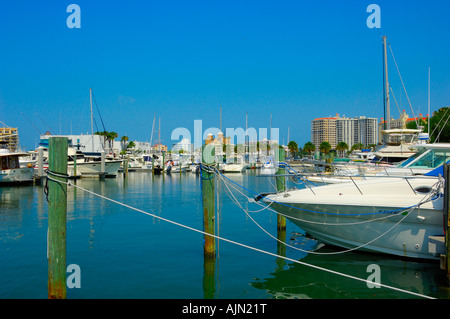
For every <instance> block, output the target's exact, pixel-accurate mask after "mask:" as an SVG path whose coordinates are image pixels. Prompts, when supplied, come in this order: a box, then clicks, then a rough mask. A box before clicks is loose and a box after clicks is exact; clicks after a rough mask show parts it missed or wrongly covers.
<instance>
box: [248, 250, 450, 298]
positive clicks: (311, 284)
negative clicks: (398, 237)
mask: <svg viewBox="0 0 450 319" xmlns="http://www.w3.org/2000/svg"><path fill="white" fill-rule="evenodd" d="M320 251H321V252H335V251H334V250H332V249H331V248H322V249H321V250H320ZM301 261H302V262H305V263H307V264H311V265H315V266H319V267H322V268H325V269H330V270H333V271H336V272H339V273H344V274H348V275H351V276H354V277H358V278H362V279H367V278H368V277H369V275H370V274H371V273H372V272H368V271H367V267H368V266H369V265H371V264H376V265H378V266H379V267H380V270H381V283H382V284H384V285H388V286H392V287H396V288H400V289H403V290H407V291H411V292H415V293H419V294H422V295H426V296H431V297H436V298H448V297H449V296H450V295H449V293H448V286H447V280H446V276H445V273H444V272H443V271H439V263H436V262H428V261H413V260H399V259H396V258H390V257H389V256H385V255H376V254H370V253H353V252H352V253H345V254H342V255H339V254H338V255H327V256H323V255H322V256H321V255H311V254H309V255H307V256H306V257H304V258H302V259H301ZM275 264H276V267H275V271H274V272H273V273H271V274H270V276H269V277H267V278H264V279H259V280H255V281H253V282H251V285H252V286H253V287H255V288H257V289H262V290H265V291H266V292H267V293H268V294H270V295H271V296H272V297H273V298H280V299H292V298H298V299H305V298H313V299H347V298H350V299H351V298H358V299H366V298H368V299H372V298H382V299H386V298H401V299H407V298H418V297H417V296H413V295H410V294H406V293H402V292H398V291H395V290H392V289H388V288H368V286H367V284H366V283H365V282H361V281H357V280H354V279H351V278H346V277H341V276H339V275H336V274H332V273H328V272H325V271H322V270H318V269H314V268H311V267H307V266H304V265H301V264H297V263H292V262H289V263H288V264H287V267H285V270H283V271H280V267H279V260H278V259H277V260H276V261H275Z"/></svg>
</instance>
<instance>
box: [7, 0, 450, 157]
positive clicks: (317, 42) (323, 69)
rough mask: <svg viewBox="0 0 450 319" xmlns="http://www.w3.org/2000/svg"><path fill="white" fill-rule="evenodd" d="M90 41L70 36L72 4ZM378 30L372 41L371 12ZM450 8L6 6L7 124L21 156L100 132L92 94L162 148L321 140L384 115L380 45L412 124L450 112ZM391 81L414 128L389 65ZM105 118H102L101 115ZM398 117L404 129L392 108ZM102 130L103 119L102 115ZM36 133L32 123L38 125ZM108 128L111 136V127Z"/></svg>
mask: <svg viewBox="0 0 450 319" xmlns="http://www.w3.org/2000/svg"><path fill="white" fill-rule="evenodd" d="M71 3H75V4H78V5H79V7H80V9H81V28H80V29H69V28H68V27H67V25H66V19H67V17H68V16H69V15H70V13H67V12H66V8H67V6H68V5H69V4H71ZM371 3H375V4H378V5H379V6H380V9H381V28H380V29H375V28H374V29H369V28H368V27H367V25H366V19H367V17H368V16H369V15H370V13H367V12H366V8H367V6H368V5H369V4H371ZM449 14H450V2H449V1H447V0H440V1H426V2H425V1H401V0H400V1H377V0H371V1H362V0H353V1H351V0H346V1H329V0H323V1H302V0H296V1H245V0H241V1H231V0H229V1H212V0H209V1H191V0H184V1H102V0H97V1H84V0H72V1H61V0H58V1H4V2H2V3H1V7H0V40H1V44H2V45H1V50H0V120H1V121H2V122H4V123H5V124H7V125H9V126H12V127H18V128H19V134H20V142H21V145H22V147H23V148H25V149H31V148H34V147H35V146H36V144H37V142H38V140H39V133H38V132H45V131H46V130H48V129H49V128H50V129H51V130H52V131H53V132H54V133H55V134H58V133H60V132H61V133H62V134H70V133H73V134H79V133H87V132H90V107H89V88H92V89H93V92H94V95H95V98H96V102H97V105H98V107H99V109H100V112H101V116H102V119H103V122H104V124H105V128H106V130H108V131H115V132H117V133H118V134H119V137H120V136H122V135H127V136H129V137H130V139H133V140H139V141H149V140H150V135H151V129H152V122H153V116H154V114H155V113H156V116H157V119H158V118H159V117H160V118H161V137H162V139H163V143H165V144H167V145H169V146H170V145H172V143H174V142H176V141H171V133H172V131H173V130H174V129H175V128H177V127H186V128H187V129H189V130H191V131H192V134H194V132H193V127H194V120H196V119H201V120H203V128H207V127H218V126H219V114H220V107H222V112H223V115H222V118H223V119H222V125H223V127H224V128H226V127H233V128H236V127H245V113H246V112H247V113H248V115H249V126H251V127H255V128H265V127H268V126H269V119H270V114H272V127H277V128H279V129H280V141H281V142H285V143H287V132H288V127H289V128H290V139H291V140H295V141H297V143H298V144H299V145H300V146H303V144H304V143H306V142H307V141H309V140H310V139H311V132H310V131H311V120H313V119H314V118H317V117H325V116H329V115H334V114H336V113H339V114H340V115H341V116H342V115H344V114H345V115H346V116H349V117H353V116H360V115H365V116H369V117H378V118H380V117H382V116H383V101H382V94H383V91H382V85H383V83H382V80H383V78H382V77H383V73H382V40H381V36H382V35H386V36H387V37H388V41H389V43H390V44H391V47H392V49H393V52H394V54H395V59H396V61H397V63H398V66H399V69H400V72H401V76H402V78H403V81H404V83H405V86H406V90H407V93H408V95H409V98H410V100H411V103H412V106H413V109H414V112H416V113H422V114H426V113H427V94H428V67H431V110H432V111H434V110H436V109H438V108H440V107H443V106H449V105H450V63H449V61H450V58H449V57H450V41H449V34H450V22H449V21H450V20H449V19H448V17H449ZM388 63H389V79H390V84H391V86H392V89H393V90H394V93H395V97H396V99H397V102H398V103H400V104H401V105H400V108H401V109H405V110H406V112H407V113H408V114H409V115H410V116H412V112H411V109H410V107H409V104H408V102H407V99H406V95H405V93H404V91H403V89H402V86H401V83H400V80H399V77H398V74H397V70H396V68H395V65H394V62H393V60H392V57H391V56H390V54H389V61H388ZM94 107H95V105H94ZM391 114H392V115H393V116H394V117H398V110H397V106H396V105H395V103H394V102H393V101H392V103H391ZM96 122H97V124H98V125H99V126H100V125H101V124H100V118H99V116H98V115H96ZM31 123H32V124H31ZM99 129H101V130H102V128H101V127H99Z"/></svg>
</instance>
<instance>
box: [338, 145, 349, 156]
mask: <svg viewBox="0 0 450 319" xmlns="http://www.w3.org/2000/svg"><path fill="white" fill-rule="evenodd" d="M346 150H348V145H347V143H345V142H339V143H338V145H336V151H338V152H340V153H341V157H343V156H344V152H345V151H346Z"/></svg>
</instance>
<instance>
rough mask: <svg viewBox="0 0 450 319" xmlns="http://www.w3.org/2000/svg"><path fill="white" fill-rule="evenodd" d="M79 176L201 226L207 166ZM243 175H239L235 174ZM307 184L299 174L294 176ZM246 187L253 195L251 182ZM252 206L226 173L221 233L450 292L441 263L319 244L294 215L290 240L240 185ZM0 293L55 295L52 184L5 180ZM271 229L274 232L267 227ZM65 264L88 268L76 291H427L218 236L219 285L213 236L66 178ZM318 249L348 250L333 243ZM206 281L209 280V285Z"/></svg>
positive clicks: (245, 178) (109, 294)
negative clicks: (372, 281) (207, 264)
mask: <svg viewBox="0 0 450 319" xmlns="http://www.w3.org/2000/svg"><path fill="white" fill-rule="evenodd" d="M227 177H228V178H229V179H231V180H232V181H234V182H236V183H237V184H239V185H242V186H244V187H245V188H247V189H249V190H252V191H254V192H268V191H274V186H273V185H275V182H274V180H273V178H267V177H261V176H257V175H256V173H255V171H254V170H248V171H246V172H244V173H243V174H228V175H227ZM76 185H78V186H80V187H83V188H85V189H88V190H90V191H93V192H95V193H98V194H101V195H103V196H105V197H107V198H111V199H114V200H116V201H118V202H121V203H124V204H127V205H129V206H132V207H135V208H138V209H140V210H142V211H145V212H148V213H150V214H154V215H157V216H160V217H163V218H166V219H169V220H171V221H175V222H178V223H180V224H183V225H186V226H189V227H192V228H195V229H198V230H202V227H203V226H202V225H203V222H202V220H203V210H202V200H201V177H200V176H198V175H195V174H191V173H183V174H181V175H180V174H172V175H169V174H167V175H155V176H153V175H152V174H151V172H148V173H147V172H130V173H128V176H127V177H125V176H124V175H123V174H119V175H118V176H117V177H116V178H111V179H106V180H103V181H102V180H98V179H80V180H77V181H76ZM235 186H236V185H235ZM294 186H296V187H301V185H298V184H295V183H293V182H292V181H289V182H288V187H294ZM240 191H242V192H244V193H246V195H248V196H252V195H253V194H252V193H249V192H248V191H246V190H245V189H243V188H241V189H240ZM233 194H234V196H236V199H238V201H239V203H240V205H242V207H244V208H248V210H250V211H255V212H253V213H249V215H250V216H251V217H252V218H253V219H254V220H255V221H256V222H257V223H258V224H255V222H254V221H253V220H252V218H249V217H248V216H247V215H246V214H245V212H244V210H243V209H241V208H240V207H238V206H237V205H236V204H235V203H234V202H233V201H232V198H230V194H229V193H228V192H227V190H226V189H225V186H224V185H223V184H221V183H219V189H218V192H217V195H218V196H217V197H218V198H216V199H217V200H218V203H219V211H220V213H219V217H218V218H217V220H216V225H217V224H218V231H217V232H216V235H218V236H220V237H223V238H227V239H230V240H233V241H236V242H239V243H242V244H245V245H248V246H251V247H255V248H258V249H261V250H263V251H268V252H271V253H273V254H284V255H285V256H286V257H288V258H291V259H296V260H301V261H302V262H304V263H308V264H313V265H317V266H320V267H323V268H326V269H331V270H333V271H337V272H340V273H345V274H349V275H352V276H356V277H359V278H363V279H367V278H368V277H369V275H370V273H369V272H368V271H367V269H368V266H369V265H373V264H375V265H378V266H379V267H380V270H381V273H380V274H381V283H382V284H385V285H389V286H393V287H397V288H400V289H404V290H408V291H413V292H416V293H419V294H423V295H427V296H431V297H435V298H448V297H449V292H448V284H447V281H446V277H445V273H444V272H443V271H442V270H440V269H439V263H436V262H430V261H416V260H402V259H399V258H395V257H391V256H386V255H378V254H368V253H360V252H349V253H343V254H339V253H336V254H331V255H315V254H311V253H309V254H307V253H305V252H304V251H302V250H312V249H314V248H315V247H316V246H317V245H318V244H319V243H318V242H317V241H315V240H314V239H312V238H308V237H306V236H305V235H304V234H303V231H302V230H301V229H299V228H298V227H297V226H295V225H293V224H292V223H291V222H289V221H288V222H287V229H286V243H288V244H289V245H290V246H292V247H296V248H298V249H302V250H298V249H295V248H292V247H289V246H287V247H280V244H279V243H277V241H276V240H275V239H274V238H273V237H275V238H276V236H277V216H276V214H275V213H273V212H271V211H270V210H268V209H262V208H261V207H260V206H257V205H255V204H253V203H251V202H250V201H249V200H248V199H247V198H246V197H245V196H243V195H242V194H240V193H239V192H237V191H233ZM0 198H1V206H0V259H1V263H0V298H2V299H5V298H6V299H8V298H42V299H45V298H47V280H48V265H47V227H48V223H47V214H48V203H47V199H46V195H45V193H44V186H32V185H30V186H14V187H2V188H0ZM263 229H264V230H265V231H267V232H269V233H270V234H271V235H272V236H273V237H270V236H268V235H267V234H266V233H265V232H264V231H263ZM66 236H67V262H66V263H67V265H69V264H76V265H78V266H79V267H80V269H81V277H80V279H81V288H72V289H67V298H74V299H75V298H80V299H83V298H164V299H179V298H183V299H184V298H192V299H201V298H205V297H207V296H212V297H213V298H219V299H222V298H223V299H225V298H227V299H242V298H249V299H268V298H326V299H335V298H341V299H343V298H361V299H368V298H389V299H392V298H399V299H406V298H418V297H417V296H411V295H408V294H405V293H402V292H399V291H394V290H391V289H387V288H369V287H368V286H367V284H366V283H364V282H360V281H356V280H352V279H349V278H345V277H341V276H339V275H336V274H333V273H328V272H324V271H321V270H318V269H313V268H310V267H307V266H304V265H301V264H296V263H294V262H291V261H286V260H284V259H282V258H277V257H275V256H273V255H268V254H264V253H261V252H258V251H254V250H250V249H248V248H245V247H241V246H238V245H235V244H232V243H229V242H225V241H218V246H217V255H218V256H217V260H216V268H215V273H214V274H213V276H214V278H212V279H213V280H212V282H213V284H212V287H207V288H205V285H204V277H205V268H204V257H203V235H202V234H201V233H197V232H194V231H191V230H188V229H185V228H182V227H180V226H177V225H174V224H171V223H168V222H166V221H163V220H160V219H158V218H155V217H152V216H149V215H147V214H144V213H142V212H137V211H135V210H132V209H130V208H127V207H124V206H121V205H118V204H116V203H113V202H110V201H107V200H105V199H101V198H99V197H97V196H94V195H92V194H89V193H87V192H85V191H83V190H81V189H78V188H75V187H70V186H69V187H68V205H67V235H66ZM319 251H320V252H338V250H336V248H332V247H328V246H325V247H323V248H321V249H320V250H319ZM206 289H208V291H206Z"/></svg>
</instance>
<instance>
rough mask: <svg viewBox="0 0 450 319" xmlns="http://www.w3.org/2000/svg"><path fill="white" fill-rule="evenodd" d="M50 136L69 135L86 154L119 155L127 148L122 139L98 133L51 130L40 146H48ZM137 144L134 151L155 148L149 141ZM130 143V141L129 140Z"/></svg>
mask: <svg viewBox="0 0 450 319" xmlns="http://www.w3.org/2000/svg"><path fill="white" fill-rule="evenodd" d="M50 136H61V137H67V138H68V142H69V146H72V147H74V148H75V149H76V150H78V151H81V152H83V153H84V154H86V155H99V154H100V153H101V152H102V151H105V153H106V154H111V155H113V156H117V155H119V154H120V152H121V151H122V150H124V149H125V146H126V145H125V143H123V142H121V141H116V140H114V141H111V142H110V141H108V140H107V139H106V137H104V136H102V135H97V134H93V135H92V134H80V135H52V134H50V132H46V133H45V134H44V135H41V136H40V141H39V146H42V147H45V148H47V147H48V139H49V137H50ZM133 142H134V144H135V146H134V147H133V148H132V149H133V150H134V151H139V152H142V153H144V154H146V153H151V152H152V150H153V149H156V148H155V145H153V146H151V145H150V143H149V142H140V141H133ZM128 143H129V142H128ZM158 149H162V150H164V151H167V146H165V145H162V144H161V146H158Z"/></svg>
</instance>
